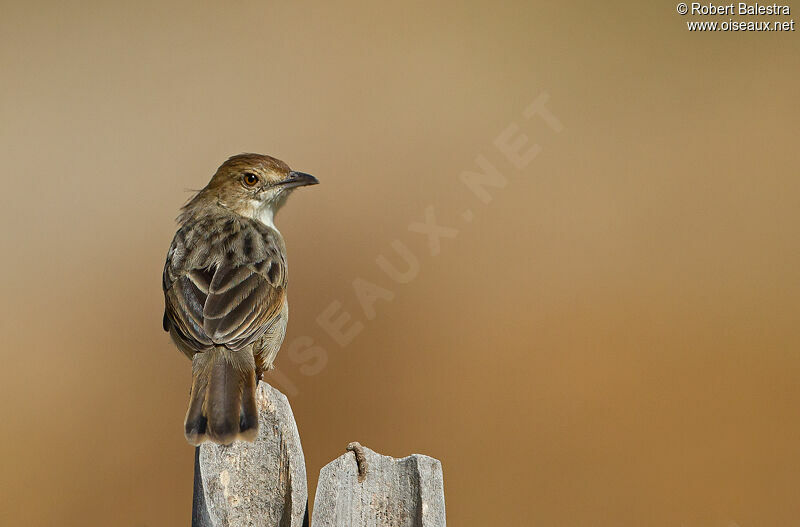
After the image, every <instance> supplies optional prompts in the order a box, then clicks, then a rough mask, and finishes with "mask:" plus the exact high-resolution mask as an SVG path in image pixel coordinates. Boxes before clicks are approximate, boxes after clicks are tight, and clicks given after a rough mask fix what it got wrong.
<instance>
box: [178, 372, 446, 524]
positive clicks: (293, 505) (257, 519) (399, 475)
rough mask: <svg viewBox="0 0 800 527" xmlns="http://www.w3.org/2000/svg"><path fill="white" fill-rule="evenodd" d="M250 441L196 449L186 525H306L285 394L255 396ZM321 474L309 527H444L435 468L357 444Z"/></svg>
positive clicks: (424, 459)
mask: <svg viewBox="0 0 800 527" xmlns="http://www.w3.org/2000/svg"><path fill="white" fill-rule="evenodd" d="M256 404H257V405H258V417H259V420H260V421H259V430H258V438H257V439H256V441H255V442H254V443H247V442H242V441H236V442H234V443H233V444H232V445H230V446H218V445H214V444H212V443H204V444H203V445H201V446H200V447H198V448H197V450H196V451H195V468H194V502H193V506H192V527H239V526H242V527H244V526H248V527H261V526H264V527H301V526H304V527H307V526H308V489H307V486H306V466H305V459H304V457H303V450H302V447H301V446H300V435H299V434H298V432H297V425H296V424H295V421H294V415H293V414H292V409H291V407H290V406H289V401H288V400H287V399H286V396H285V395H283V394H282V393H280V392H279V391H278V390H276V389H275V388H273V387H272V386H270V385H269V384H267V383H264V382H261V383H259V385H258V391H257V394H256ZM347 450H348V452H347V453H345V454H344V455H342V456H341V457H339V458H337V459H335V460H334V461H332V462H330V463H328V464H327V465H325V467H323V469H322V470H321V471H320V477H319V484H318V486H317V493H316V502H315V504H314V514H313V516H312V521H311V526H312V527H445V510H444V483H443V479H442V464H441V463H440V462H439V461H438V460H436V459H434V458H432V457H428V456H423V455H421V454H414V455H412V456H408V457H404V458H402V459H394V458H391V457H389V456H382V455H380V454H377V453H375V452H373V451H372V450H370V449H368V448H364V447H362V446H361V445H360V444H358V443H350V445H348V447H347Z"/></svg>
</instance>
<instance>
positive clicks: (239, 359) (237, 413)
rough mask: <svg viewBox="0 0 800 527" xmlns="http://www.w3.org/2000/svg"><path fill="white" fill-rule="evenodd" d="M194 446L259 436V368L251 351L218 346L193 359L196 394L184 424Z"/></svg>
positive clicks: (198, 354)
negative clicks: (256, 366)
mask: <svg viewBox="0 0 800 527" xmlns="http://www.w3.org/2000/svg"><path fill="white" fill-rule="evenodd" d="M184 427H185V428H184V433H185V434H186V440H187V441H189V443H191V444H193V445H199V444H200V443H202V442H204V441H213V442H214V443H218V444H221V445H228V444H230V443H232V442H233V440H234V439H244V440H246V441H253V440H255V438H256V435H257V433H258V412H257V410H256V369H255V360H254V358H253V354H252V352H251V351H250V350H249V349H244V350H240V351H231V350H228V349H226V348H222V347H218V348H214V349H213V350H211V351H207V352H203V353H197V354H196V355H195V356H194V358H193V359H192V394H191V398H190V400H189V410H188V411H187V412H186V422H185V423H184Z"/></svg>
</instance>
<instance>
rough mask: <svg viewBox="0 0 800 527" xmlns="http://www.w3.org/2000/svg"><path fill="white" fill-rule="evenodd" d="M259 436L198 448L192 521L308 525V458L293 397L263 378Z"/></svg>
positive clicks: (220, 526)
mask: <svg viewBox="0 0 800 527" xmlns="http://www.w3.org/2000/svg"><path fill="white" fill-rule="evenodd" d="M256 404H257V405H258V419H259V428H258V437H257V438H256V441H255V442H253V443H248V442H244V441H235V442H234V443H233V444H232V445H230V446H219V445H215V444H213V443H203V444H202V445H200V446H199V447H198V448H197V450H196V452H195V465H194V466H195V472H194V500H193V506H192V527H238V526H244V525H247V526H252V527H260V526H264V527H301V526H302V525H308V519H307V508H308V489H307V487H306V463H305V459H304V457H303V449H302V447H301V446H300V435H299V434H298V432H297V425H296V424H295V421H294V415H293V414H292V409H291V407H290V406H289V401H288V400H287V399H286V396H285V395H283V394H282V393H281V392H279V391H278V390H276V389H275V388H273V387H272V386H270V385H269V384H267V383H265V382H260V383H259V385H258V390H257V392H256Z"/></svg>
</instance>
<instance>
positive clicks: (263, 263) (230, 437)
mask: <svg viewBox="0 0 800 527" xmlns="http://www.w3.org/2000/svg"><path fill="white" fill-rule="evenodd" d="M317 183H319V181H318V180H317V178H315V177H314V176H312V175H310V174H306V173H304V172H296V171H293V170H291V169H290V168H289V166H288V165H287V164H286V163H284V162H283V161H281V160H279V159H276V158H274V157H271V156H268V155H263V154H239V155H235V156H232V157H230V158H229V159H227V160H226V161H225V162H224V163H222V165H220V167H219V168H218V169H217V171H216V172H215V173H214V175H213V176H212V178H211V180H210V181H209V183H208V184H207V185H206V186H205V187H204V188H203V189H201V190H199V191H198V192H197V193H196V194H195V195H194V196H193V197H192V198H191V199H190V200H189V201H188V202H187V203H186V205H184V206H183V208H182V209H181V212H180V215H179V216H178V219H177V223H178V230H177V232H176V233H175V236H174V238H173V240H172V243H171V244H170V247H169V251H168V252H167V259H166V263H165V264H164V272H163V277H162V286H163V290H164V320H163V327H164V330H165V331H168V332H169V334H170V336H171V338H172V340H173V342H174V343H175V345H176V346H177V348H178V349H179V350H180V351H181V352H183V353H184V354H185V355H186V356H187V357H189V358H190V359H191V360H192V387H191V392H190V396H189V408H188V410H187V412H186V418H185V420H184V435H185V436H186V440H187V441H188V442H189V443H190V444H192V445H195V446H197V445H200V444H201V443H204V442H206V441H210V442H213V443H217V444H220V445H228V444H231V443H232V442H233V441H234V440H237V439H239V440H245V441H254V440H255V438H256V436H257V434H258V412H257V410H256V386H257V385H258V381H259V380H261V378H262V376H263V373H264V372H265V371H266V370H269V369H272V368H273V361H274V360H275V357H276V355H277V353H278V350H279V349H280V346H281V344H282V342H283V338H284V335H285V334H286V323H287V321H288V317H289V304H288V302H287V296H286V287H287V281H288V266H287V263H286V246H285V243H284V240H283V237H282V236H281V233H280V231H278V229H277V228H276V227H275V221H274V220H275V215H276V213H277V212H278V210H279V209H280V208H281V207H282V206H283V205H284V204H285V203H286V199H287V198H288V197H289V195H290V194H291V193H292V192H293V191H294V190H295V189H297V188H299V187H302V186H307V185H316V184H317Z"/></svg>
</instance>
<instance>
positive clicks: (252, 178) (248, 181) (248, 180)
mask: <svg viewBox="0 0 800 527" xmlns="http://www.w3.org/2000/svg"><path fill="white" fill-rule="evenodd" d="M242 180H243V181H244V184H245V185H247V186H248V187H254V186H256V183H258V176H257V175H255V174H253V173H252V172H247V173H245V174H244V176H243V177H242Z"/></svg>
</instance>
